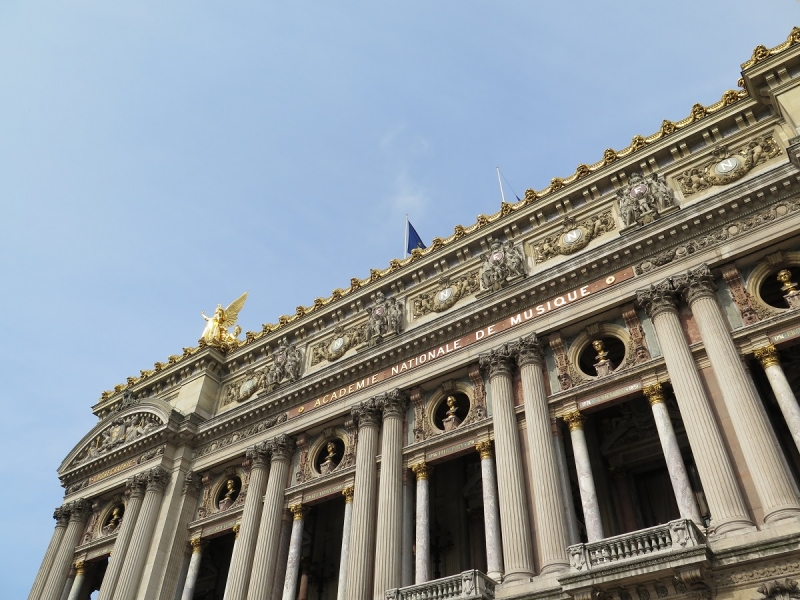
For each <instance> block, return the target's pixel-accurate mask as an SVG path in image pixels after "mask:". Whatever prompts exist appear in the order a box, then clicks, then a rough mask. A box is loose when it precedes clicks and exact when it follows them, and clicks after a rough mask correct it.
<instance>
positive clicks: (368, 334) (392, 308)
mask: <svg viewBox="0 0 800 600" xmlns="http://www.w3.org/2000/svg"><path fill="white" fill-rule="evenodd" d="M403 312H404V311H403V301H402V300H399V299H397V298H394V297H392V298H386V296H384V294H383V292H380V291H379V292H377V293H376V294H375V304H373V305H372V306H371V307H370V308H368V309H366V313H367V323H366V325H364V341H365V342H366V343H367V345H368V346H369V347H370V348H371V347H373V346H376V345H378V344H380V343H381V342H382V341H383V340H384V339H385V338H386V337H387V336H391V335H398V334H400V333H402V332H403V329H404V327H405V322H404V318H403Z"/></svg>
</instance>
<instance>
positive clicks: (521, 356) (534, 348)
mask: <svg viewBox="0 0 800 600" xmlns="http://www.w3.org/2000/svg"><path fill="white" fill-rule="evenodd" d="M512 351H513V352H514V355H515V357H516V359H517V364H518V365H519V366H520V367H524V366H525V365H531V364H533V365H539V366H541V365H543V364H544V354H543V353H542V344H541V343H540V342H539V338H537V337H536V334H535V333H531V334H530V335H527V336H525V337H521V338H520V339H519V341H518V342H517V343H516V344H514V346H513V347H512Z"/></svg>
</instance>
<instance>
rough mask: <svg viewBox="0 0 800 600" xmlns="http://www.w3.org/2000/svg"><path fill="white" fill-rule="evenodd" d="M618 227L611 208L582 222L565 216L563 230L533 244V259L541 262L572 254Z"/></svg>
mask: <svg viewBox="0 0 800 600" xmlns="http://www.w3.org/2000/svg"><path fill="white" fill-rule="evenodd" d="M614 229H616V224H615V222H614V217H613V216H612V214H611V211H610V210H606V211H604V212H602V213H600V214H598V215H593V216H591V217H589V218H587V219H584V220H583V221H580V222H577V223H576V222H575V219H574V218H572V217H565V218H564V222H563V225H562V227H561V231H560V232H559V233H555V234H553V235H550V236H548V237H546V238H544V239H543V240H540V241H539V242H537V243H536V244H535V245H534V246H533V261H534V263H535V264H537V265H538V264H540V263H543V262H545V261H546V260H549V259H551V258H555V257H556V256H559V255H566V254H572V253H573V252H577V251H578V250H582V249H583V248H585V247H586V246H587V245H588V244H589V242H591V241H592V240H593V239H595V238H596V237H599V236H601V235H603V234H604V233H608V232H609V231H613V230H614Z"/></svg>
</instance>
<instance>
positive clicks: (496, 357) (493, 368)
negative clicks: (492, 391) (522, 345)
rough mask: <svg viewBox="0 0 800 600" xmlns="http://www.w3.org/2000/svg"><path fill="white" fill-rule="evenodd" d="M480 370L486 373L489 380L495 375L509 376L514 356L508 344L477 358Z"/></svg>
mask: <svg viewBox="0 0 800 600" xmlns="http://www.w3.org/2000/svg"><path fill="white" fill-rule="evenodd" d="M478 360H479V362H480V365H481V369H483V370H484V371H488V373H489V378H490V379H491V378H492V377H495V376H497V375H508V376H509V377H510V376H511V369H512V366H513V363H514V355H513V352H512V350H511V347H510V346H509V345H508V344H503V345H502V346H500V347H499V348H495V349H493V350H490V351H489V352H487V353H485V354H481V355H480V356H479V357H478Z"/></svg>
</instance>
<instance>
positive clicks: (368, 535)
mask: <svg viewBox="0 0 800 600" xmlns="http://www.w3.org/2000/svg"><path fill="white" fill-rule="evenodd" d="M352 415H353V420H354V421H355V422H356V424H357V425H358V446H357V447H356V480H355V486H354V490H353V517H352V518H353V521H352V524H351V526H350V551H349V552H348V556H347V588H346V589H347V593H346V594H345V598H347V600H368V599H369V598H370V594H371V593H372V566H373V560H374V557H375V496H376V491H377V490H376V489H375V487H376V486H375V483H376V479H377V473H376V469H375V455H376V454H377V453H378V428H379V427H380V422H381V421H380V418H381V417H380V415H381V411H380V407H379V406H378V403H377V401H376V399H375V398H370V399H369V400H366V401H365V402H362V403H361V404H360V405H359V406H357V407H355V408H353V409H352Z"/></svg>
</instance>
